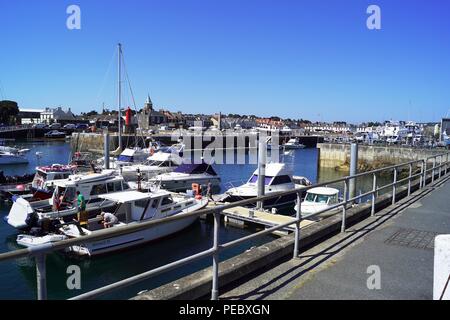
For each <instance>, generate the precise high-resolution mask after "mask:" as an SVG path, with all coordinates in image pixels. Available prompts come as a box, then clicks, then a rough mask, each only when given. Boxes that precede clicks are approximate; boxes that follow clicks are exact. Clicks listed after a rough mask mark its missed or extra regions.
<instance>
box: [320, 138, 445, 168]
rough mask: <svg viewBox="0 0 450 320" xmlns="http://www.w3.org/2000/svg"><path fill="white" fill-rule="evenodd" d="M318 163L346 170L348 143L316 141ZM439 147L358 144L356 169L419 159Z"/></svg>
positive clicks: (324, 166)
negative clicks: (422, 147) (423, 147)
mask: <svg viewBox="0 0 450 320" xmlns="http://www.w3.org/2000/svg"><path fill="white" fill-rule="evenodd" d="M317 148H318V149H319V165H320V167H323V168H335V169H336V170H339V171H348V170H349V163H350V144H334V143H318V144H317ZM441 153H443V150H441V149H418V148H404V147H399V146H367V145H359V146H358V167H359V168H358V170H359V171H369V170H373V169H379V168H382V167H387V166H390V165H394V164H399V163H405V162H409V161H413V160H421V159H425V158H428V157H430V156H433V155H437V154H441Z"/></svg>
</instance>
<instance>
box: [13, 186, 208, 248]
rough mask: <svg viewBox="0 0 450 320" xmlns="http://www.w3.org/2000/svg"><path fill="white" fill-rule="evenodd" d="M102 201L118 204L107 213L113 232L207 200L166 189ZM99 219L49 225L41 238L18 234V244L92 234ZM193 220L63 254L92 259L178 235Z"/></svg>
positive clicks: (185, 210) (99, 228)
mask: <svg viewBox="0 0 450 320" xmlns="http://www.w3.org/2000/svg"><path fill="white" fill-rule="evenodd" d="M101 198H103V199H104V200H107V201H112V202H114V203H116V204H117V208H116V210H115V211H114V212H113V213H110V214H113V215H114V217H115V219H116V221H115V222H114V223H112V224H111V226H110V227H111V228H112V229H117V228H123V227H126V226H132V225H139V224H141V223H143V222H147V221H155V220H159V219H163V218H167V217H175V216H179V217H181V216H183V215H186V214H188V213H191V212H194V211H197V210H200V209H202V208H204V207H206V205H207V204H208V200H207V199H205V198H203V199H202V198H199V197H195V198H194V197H190V196H188V195H186V194H176V193H171V192H168V191H165V190H157V191H155V192H152V193H142V192H138V191H124V192H116V193H111V194H105V195H102V196H101ZM100 219H101V218H100V217H97V218H94V219H91V220H90V221H89V224H88V227H87V228H82V227H80V226H79V225H77V224H75V223H64V222H63V221H61V224H60V225H55V226H49V228H48V230H51V231H49V232H43V233H42V234H41V235H37V236H35V235H30V234H25V235H19V236H18V237H17V243H18V244H20V245H22V246H26V247H33V246H35V245H36V244H44V243H52V242H58V241H61V240H64V239H68V238H83V237H84V236H87V235H94V234H97V233H99V232H101V231H102V230H103V229H104V226H103V224H101V223H99V222H101V221H99V220H100ZM196 219H197V218H196V217H186V218H185V219H180V220H176V221H171V222H168V223H166V224H161V225H158V226H156V227H153V228H148V229H145V230H141V231H137V232H133V233H129V234H125V235H118V236H111V237H108V238H107V239H104V240H95V241H89V240H87V241H86V242H83V244H82V245H75V246H71V247H69V248H67V249H66V250H65V251H66V253H68V254H73V255H78V256H95V255H99V254H105V253H110V252H113V251H117V250H123V249H126V248H129V247H133V246H137V245H140V244H143V243H147V242H150V241H154V240H157V239H160V238H163V237H166V236H168V235H171V234H174V233H176V232H179V231H181V230H183V229H185V228H186V227H188V226H190V225H191V224H192V223H193V222H194V221H195V220H196Z"/></svg>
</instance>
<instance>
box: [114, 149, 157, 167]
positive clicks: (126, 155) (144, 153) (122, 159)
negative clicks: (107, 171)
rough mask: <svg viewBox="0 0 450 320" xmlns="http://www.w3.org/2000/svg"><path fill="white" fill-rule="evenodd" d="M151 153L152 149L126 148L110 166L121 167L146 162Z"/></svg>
mask: <svg viewBox="0 0 450 320" xmlns="http://www.w3.org/2000/svg"><path fill="white" fill-rule="evenodd" d="M150 155H151V150H150V149H147V148H145V149H142V148H126V149H125V150H123V151H122V153H121V154H120V155H119V156H118V157H117V160H116V161H114V162H112V163H110V166H111V167H112V168H119V167H121V166H129V165H133V164H140V163H142V162H144V161H145V160H146V159H147V158H148V157H149V156H150Z"/></svg>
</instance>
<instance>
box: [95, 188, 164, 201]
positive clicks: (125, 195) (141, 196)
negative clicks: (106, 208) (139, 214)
mask: <svg viewBox="0 0 450 320" xmlns="http://www.w3.org/2000/svg"><path fill="white" fill-rule="evenodd" d="M168 194H170V193H169V192H168V191H165V190H158V191H156V192H152V193H143V192H139V191H123V192H114V193H108V194H102V195H99V198H102V199H106V200H111V201H114V202H117V203H129V202H134V201H139V200H145V199H151V198H156V197H161V196H163V195H168Z"/></svg>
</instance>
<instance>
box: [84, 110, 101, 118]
mask: <svg viewBox="0 0 450 320" xmlns="http://www.w3.org/2000/svg"><path fill="white" fill-rule="evenodd" d="M85 115H86V116H87V117H90V116H96V115H98V112H97V111H95V110H91V111H89V112H87V113H85Z"/></svg>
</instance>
